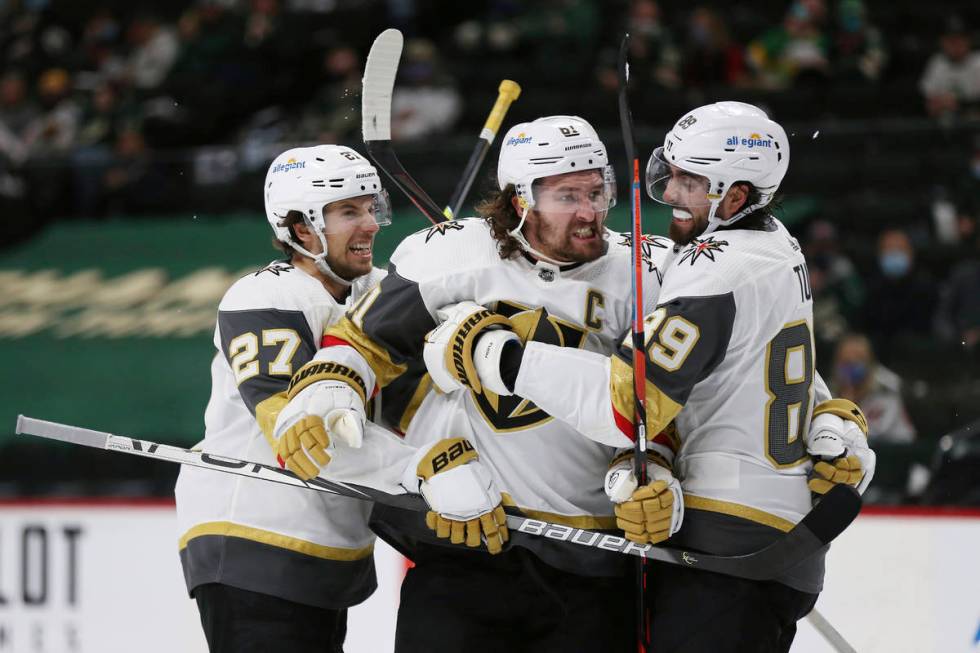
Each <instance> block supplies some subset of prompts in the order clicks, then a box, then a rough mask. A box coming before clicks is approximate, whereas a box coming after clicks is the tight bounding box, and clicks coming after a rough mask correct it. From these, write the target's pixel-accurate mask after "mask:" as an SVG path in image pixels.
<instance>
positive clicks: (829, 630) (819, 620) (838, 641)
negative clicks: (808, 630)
mask: <svg viewBox="0 0 980 653" xmlns="http://www.w3.org/2000/svg"><path fill="white" fill-rule="evenodd" d="M806 619H807V621H809V622H810V625H811V626H813V627H814V628H815V629H816V631H817V632H818V633H820V634H821V635H822V636H823V638H824V639H825V640H827V643H828V644H830V646H831V647H833V649H834V650H835V651H837V653H857V650H856V649H855V648H854V647H853V646H851V645H850V644H848V643H847V640H846V639H844V636H843V635H841V634H840V633H839V632H837V629H836V628H834V627H833V626H831V625H830V622H829V621H827V618H826V617H824V616H823V615H822V614H820V613H819V612H817V609H816V608H814V609H812V610H810V614H808V615H807V616H806Z"/></svg>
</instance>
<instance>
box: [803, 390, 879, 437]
mask: <svg viewBox="0 0 980 653" xmlns="http://www.w3.org/2000/svg"><path fill="white" fill-rule="evenodd" d="M823 413H830V414H831V415H837V417H840V418H841V419H846V420H848V421H851V422H854V423H855V424H857V425H858V428H860V429H861V432H862V433H864V437H868V418H867V417H865V416H864V412H863V411H862V410H861V408H860V407H859V406H858V405H857V404H856V403H854V402H853V401H851V400H850V399H828V400H827V401H823V402H821V403H819V404H817V405H816V406H815V407H814V408H813V417H814V418H816V417H817V415H822V414H823Z"/></svg>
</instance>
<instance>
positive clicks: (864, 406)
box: [831, 333, 915, 443]
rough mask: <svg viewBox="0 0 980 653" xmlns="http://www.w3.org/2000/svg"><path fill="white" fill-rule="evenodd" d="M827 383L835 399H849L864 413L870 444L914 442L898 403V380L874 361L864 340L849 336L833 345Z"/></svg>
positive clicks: (858, 335)
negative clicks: (829, 376) (829, 382)
mask: <svg viewBox="0 0 980 653" xmlns="http://www.w3.org/2000/svg"><path fill="white" fill-rule="evenodd" d="M831 383H832V388H831V390H832V392H833V395H834V396H835V397H842V398H844V399H850V400H851V401H853V402H854V403H856V404H857V405H858V406H860V407H861V410H862V411H864V414H865V416H866V417H867V418H868V438H869V439H870V440H871V441H872V442H876V441H877V442H894V443H906V442H911V441H912V440H913V439H915V427H914V426H913V425H912V422H911V420H909V416H908V413H907V412H906V411H905V403H904V402H903V400H902V380H901V379H900V378H899V377H898V375H897V374H895V373H894V372H892V371H891V370H889V369H888V368H886V367H885V366H884V365H882V364H881V363H879V362H878V361H877V360H876V359H875V355H874V352H873V351H872V349H871V342H870V341H869V340H868V339H867V338H866V337H865V336H863V335H860V334H854V333H852V334H848V335H846V336H844V337H843V338H841V339H840V342H838V343H837V351H836V353H835V354H834V371H833V376H832V377H831Z"/></svg>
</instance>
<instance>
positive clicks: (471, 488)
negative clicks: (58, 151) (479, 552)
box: [401, 438, 510, 553]
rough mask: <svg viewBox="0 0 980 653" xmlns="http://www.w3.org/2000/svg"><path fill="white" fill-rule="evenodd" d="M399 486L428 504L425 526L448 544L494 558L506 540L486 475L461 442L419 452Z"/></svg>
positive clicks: (497, 496) (497, 498)
mask: <svg viewBox="0 0 980 653" xmlns="http://www.w3.org/2000/svg"><path fill="white" fill-rule="evenodd" d="M401 484H402V486H403V487H405V489H407V490H408V491H409V492H418V493H419V494H421V495H422V496H423V497H424V498H425V500H426V502H427V503H428V504H429V507H430V508H431V510H430V511H429V512H428V514H426V517H425V523H426V525H427V526H428V527H429V528H430V529H432V530H433V531H435V533H436V536H437V537H439V538H443V539H446V538H448V539H449V541H450V542H452V543H453V544H466V546H469V547H478V546H480V542H481V540H484V539H485V540H486V545H487V550H488V551H489V552H490V553H500V551H501V550H502V548H503V545H504V544H505V543H506V542H507V540H508V539H510V534H509V533H508V531H507V517H506V515H505V514H504V509H503V506H502V505H501V500H502V499H501V496H500V492H499V491H498V490H497V486H496V484H495V483H494V482H493V478H492V477H491V476H490V471H489V470H488V469H487V468H486V467H484V466H483V464H482V463H480V461H479V456H478V455H477V453H476V449H474V448H473V445H472V444H471V443H470V442H469V440H467V439H465V438H445V439H443V440H439V441H438V442H436V443H435V444H433V445H432V446H430V447H423V448H421V449H420V450H419V452H418V453H417V454H416V455H415V456H414V457H413V459H412V461H411V462H410V463H409V465H408V467H407V468H406V469H405V473H404V475H403V477H402V482H401Z"/></svg>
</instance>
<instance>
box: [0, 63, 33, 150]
mask: <svg viewBox="0 0 980 653" xmlns="http://www.w3.org/2000/svg"><path fill="white" fill-rule="evenodd" d="M36 115H37V106H36V105H35V104H34V103H33V102H32V101H31V99H30V98H29V97H28V95H27V82H26V81H25V80H24V76H23V75H22V74H21V73H20V72H17V71H13V70H10V71H7V72H5V73H4V74H3V76H2V77H0V169H3V168H5V167H7V166H14V167H16V166H19V165H20V164H21V163H22V162H23V161H24V159H25V158H27V147H26V145H25V144H24V133H25V131H26V130H27V126H28V125H29V124H30V123H31V121H32V120H33V119H34V116H36Z"/></svg>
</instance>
